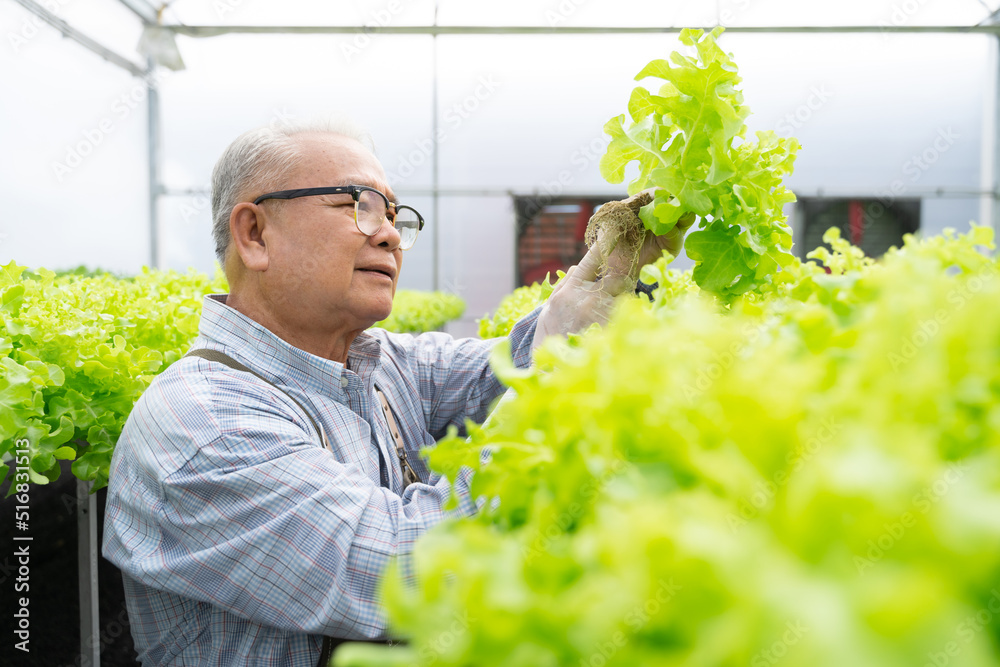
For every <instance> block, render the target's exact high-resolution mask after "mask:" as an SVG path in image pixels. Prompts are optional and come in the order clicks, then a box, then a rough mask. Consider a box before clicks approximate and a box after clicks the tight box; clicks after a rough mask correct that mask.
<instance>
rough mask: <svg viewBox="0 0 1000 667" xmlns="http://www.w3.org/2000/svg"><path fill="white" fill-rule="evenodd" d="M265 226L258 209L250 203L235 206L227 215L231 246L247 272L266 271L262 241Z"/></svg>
mask: <svg viewBox="0 0 1000 667" xmlns="http://www.w3.org/2000/svg"><path fill="white" fill-rule="evenodd" d="M265 224H266V221H265V218H264V216H263V215H262V211H261V210H260V207H259V206H257V205H256V204H251V203H250V202H241V203H239V204H237V205H236V206H234V207H233V212H232V213H231V214H230V215H229V233H230V234H232V238H233V245H234V246H235V250H236V252H237V253H238V254H239V256H240V259H241V260H242V262H243V266H245V267H246V268H247V270H248V271H266V270H267V267H268V263H269V257H268V253H267V241H266V240H265V239H264V226H265Z"/></svg>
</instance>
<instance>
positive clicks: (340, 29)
mask: <svg viewBox="0 0 1000 667" xmlns="http://www.w3.org/2000/svg"><path fill="white" fill-rule="evenodd" d="M162 27H163V28H166V29H167V30H172V31H173V32H175V33H178V34H181V35H187V36H188V37H215V36H217V35H228V34H236V33H242V34H329V33H332V34H335V33H359V32H363V33H368V34H381V35H598V34H600V35H614V34H624V35H628V34H643V33H650V34H656V33H660V34H663V33H676V32H680V31H681V29H682V28H679V27H666V28H663V27H648V26H637V27H615V26H607V27H605V26H582V27H565V28H556V27H548V26H480V25H473V26H439V25H425V26H360V25H359V26H346V25H345V26H271V25H217V26H212V25H177V24H172V25H164V26H162ZM714 27H716V26H703V28H704V29H705V30H711V29H712V28H714ZM726 32H727V33H918V34H919V33H966V34H969V33H980V34H983V33H985V34H994V35H995V34H1000V25H996V24H982V25H974V26H966V25H940V26H932V25H928V26H922V25H899V26H897V25H858V26H853V25H848V26H733V27H727V28H726Z"/></svg>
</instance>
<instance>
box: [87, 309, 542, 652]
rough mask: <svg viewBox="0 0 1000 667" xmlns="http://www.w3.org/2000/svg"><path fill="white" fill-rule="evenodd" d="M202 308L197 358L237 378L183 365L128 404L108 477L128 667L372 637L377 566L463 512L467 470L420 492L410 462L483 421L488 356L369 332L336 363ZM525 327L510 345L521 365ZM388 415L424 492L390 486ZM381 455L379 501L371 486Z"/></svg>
mask: <svg viewBox="0 0 1000 667" xmlns="http://www.w3.org/2000/svg"><path fill="white" fill-rule="evenodd" d="M224 300H225V297H224V296H221V297H220V296H213V297H206V299H205V308H204V311H203V314H202V319H201V326H200V330H199V333H200V335H199V337H198V339H197V340H196V342H195V344H194V347H195V348H207V349H215V350H219V351H223V352H225V353H226V354H228V355H230V356H231V357H233V358H235V359H237V360H238V361H240V362H242V363H243V364H245V365H246V366H248V367H249V368H251V369H253V370H255V371H256V372H257V373H259V374H261V375H262V376H263V377H265V378H267V379H268V380H269V381H271V382H273V383H274V384H276V385H278V386H279V387H280V388H281V389H282V390H283V391H284V392H287V394H289V395H291V396H293V397H294V398H295V399H296V400H297V401H298V402H299V403H300V404H301V405H302V407H303V408H304V409H306V410H308V411H309V412H310V413H311V416H312V417H313V418H314V419H315V420H316V421H317V422H318V423H319V424H320V425H321V426H322V428H323V429H324V430H325V432H326V435H327V438H328V439H329V441H330V445H331V448H332V449H333V453H332V454H331V452H330V451H329V450H328V449H326V448H324V447H323V446H322V444H321V443H320V441H319V437H318V436H317V434H316V430H315V429H314V428H313V426H312V423H311V422H310V420H309V416H307V415H306V414H304V413H303V412H302V410H301V409H300V408H299V407H298V406H296V405H295V403H294V401H291V400H289V398H288V396H286V395H285V394H284V393H282V392H281V391H278V390H276V389H275V388H274V387H273V386H271V385H268V384H266V383H264V382H262V381H261V380H260V379H258V378H256V377H253V376H252V375H249V374H247V373H241V372H239V371H235V370H233V369H231V368H229V367H227V366H224V365H222V364H219V363H216V362H209V361H206V360H204V359H200V358H195V357H186V358H184V359H181V360H180V361H178V362H176V363H175V364H173V365H172V366H170V367H169V368H168V369H167V370H165V371H164V372H163V373H162V374H161V375H159V376H158V377H157V378H156V379H155V380H154V381H153V382H152V384H150V386H149V388H148V389H147V390H146V392H145V393H144V394H143V395H142V397H141V398H140V399H139V401H138V402H137V403H136V405H135V408H134V409H133V411H132V414H131V415H130V416H129V419H128V421H127V423H126V424H125V428H124V430H123V432H122V436H121V438H120V439H119V441H118V444H117V446H116V448H115V453H114V458H113V460H112V463H111V479H110V484H109V487H108V496H107V515H106V518H105V524H104V556H105V557H106V558H107V559H108V560H110V561H111V562H112V563H114V564H115V565H116V566H118V567H119V568H120V569H121V571H122V576H123V578H124V582H125V593H126V598H127V601H128V612H129V619H130V621H131V625H132V635H133V637H134V639H135V644H136V649H137V650H138V652H139V659H140V660H141V661H142V662H143V663H144V664H155V665H302V666H308V667H313V666H314V665H315V664H316V661H317V660H318V658H319V654H320V649H321V646H322V635H327V636H331V637H339V638H347V639H372V638H382V637H384V636H385V633H386V617H385V613H384V611H383V609H382V608H381V607H380V605H379V601H378V596H377V585H378V582H379V576H380V574H381V573H382V571H383V569H384V567H385V565H386V563H387V562H388V560H389V559H390V558H391V557H393V556H396V555H402V556H403V557H404V558H403V560H402V564H403V565H404V568H405V567H406V566H407V564H408V563H407V561H408V559H407V558H406V554H408V553H409V552H410V551H411V550H412V548H413V543H414V542H415V541H416V540H417V538H419V537H420V535H422V534H423V533H424V531H426V530H427V529H428V528H430V527H431V526H433V525H434V524H436V523H438V522H440V521H441V520H442V519H444V518H445V517H446V516H449V515H452V514H472V513H474V512H475V511H476V509H477V508H476V504H475V503H474V502H473V499H471V498H470V496H469V484H470V482H471V471H469V470H468V469H466V470H464V472H463V474H462V475H460V476H459V478H458V480H457V481H456V483H455V489H456V491H457V492H458V495H459V499H460V502H459V506H458V508H457V509H455V510H450V511H445V510H444V509H442V508H443V505H444V503H445V501H446V500H447V499H448V497H449V494H450V492H451V486H450V485H449V484H448V483H447V480H445V479H440V478H438V477H437V476H430V475H429V474H428V470H427V468H426V466H425V464H424V462H423V461H422V460H421V459H420V457H419V455H417V451H418V450H419V449H420V448H421V447H424V446H427V445H432V444H434V442H435V441H436V440H437V439H438V438H440V437H441V436H442V435H444V434H445V432H446V430H447V428H448V426H450V425H453V424H454V425H458V426H461V425H462V424H463V422H464V420H465V418H466V417H468V418H470V419H472V420H475V421H482V420H483V419H484V418H485V416H486V413H487V410H488V408H489V406H490V404H491V402H492V401H493V400H494V399H495V398H497V396H499V395H500V394H501V393H502V392H503V390H504V387H503V385H502V384H501V383H500V382H499V381H498V380H497V378H496V377H495V376H494V375H493V373H492V371H491V370H490V368H489V365H488V357H489V353H490V351H491V349H492V347H493V345H494V344H495V341H483V340H477V339H471V338H470V339H462V340H455V339H453V338H451V337H450V336H448V335H445V334H441V333H426V334H422V335H420V336H411V335H400V334H391V333H388V332H386V331H383V330H381V329H371V330H369V331H367V332H364V333H362V334H361V335H359V336H358V337H357V339H355V341H354V343H353V345H352V346H351V349H350V352H349V354H348V364H347V367H345V366H344V365H342V364H339V363H336V362H333V361H330V360H327V359H323V358H320V357H317V356H314V355H312V354H309V353H307V352H304V351H302V350H299V349H297V348H295V347H292V346H291V345H289V344H288V343H286V342H284V341H283V340H281V339H280V338H278V337H277V336H275V335H274V334H272V333H271V332H270V331H268V330H267V329H265V328H263V327H261V326H260V325H258V324H257V323H255V322H253V321H252V320H250V319H248V318H246V317H244V316H243V315H242V314H240V313H239V312H237V311H235V310H233V309H231V308H229V307H228V306H226V305H224ZM536 319H537V311H536V312H535V313H532V314H531V315H529V316H527V317H525V318H524V319H522V321H521V322H520V323H518V325H517V326H516V327H515V329H514V330H513V331H512V332H511V335H510V342H511V349H512V350H513V354H514V362H515V364H517V365H518V366H521V367H524V366H527V365H528V364H529V363H530V355H531V340H532V336H533V335H534V328H535V321H536ZM375 386H378V387H379V388H380V389H381V390H382V391H383V392H384V393H385V395H386V397H387V398H388V400H389V404H390V406H391V407H392V409H393V412H394V416H395V417H396V421H397V424H398V426H399V429H400V432H401V435H402V437H403V440H404V442H405V445H406V448H407V450H408V452H407V454H408V458H409V460H410V461H411V462H413V465H414V469H415V470H416V472H417V474H418V475H419V476H420V479H421V482H418V483H414V484H411V485H410V486H409V487H407V488H406V489H405V490H404V489H403V488H402V473H401V470H400V465H399V460H398V456H397V454H396V450H395V442H394V440H393V438H392V436H391V434H390V433H389V430H388V426H387V425H386V423H385V417H384V416H383V414H382V411H381V405H380V403H379V401H378V398H377V396H376V394H375V393H374V387H375ZM379 450H381V453H382V457H384V459H385V461H386V463H387V464H388V470H389V487H390V488H385V487H383V486H380V471H379Z"/></svg>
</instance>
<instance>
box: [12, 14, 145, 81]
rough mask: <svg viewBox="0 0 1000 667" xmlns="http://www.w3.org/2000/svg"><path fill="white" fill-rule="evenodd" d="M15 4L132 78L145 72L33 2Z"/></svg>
mask: <svg viewBox="0 0 1000 667" xmlns="http://www.w3.org/2000/svg"><path fill="white" fill-rule="evenodd" d="M15 2H17V3H18V4H19V5H21V6H22V7H24V8H25V9H27V10H28V11H29V12H31V13H32V14H34V15H35V16H37V17H38V18H40V19H42V20H43V21H45V22H46V23H48V24H49V25H50V26H52V27H53V28H55V29H56V30H58V31H59V32H61V33H62V34H63V35H64V36H66V37H69V38H70V39H72V40H73V41H74V42H76V43H77V44H79V45H80V46H82V47H84V48H86V49H89V50H90V51H93V52H94V53H96V54H97V55H99V56H100V57H101V58H104V59H105V60H107V61H108V62H109V63H111V64H112V65H117V66H118V67H121V68H122V69H124V70H128V71H129V72H131V73H132V74H133V75H134V76H143V75H145V73H146V70H145V69H144V68H142V67H139V66H138V65H136V64H135V63H134V62H132V61H131V60H129V59H128V58H126V57H125V56H123V55H121V54H119V53H116V52H115V51H112V50H111V49H109V48H108V47H106V46H104V45H103V44H101V43H99V42H97V41H95V40H93V39H91V38H90V37H87V36H86V35H85V34H83V33H82V32H80V31H79V30H77V29H76V28H74V27H73V26H71V25H70V24H68V23H66V21H64V20H62V19H61V18H59V17H58V16H56V15H55V14H53V13H52V12H50V11H49V10H47V9H45V8H44V7H42V6H41V5H39V4H38V3H37V2H35V0H15Z"/></svg>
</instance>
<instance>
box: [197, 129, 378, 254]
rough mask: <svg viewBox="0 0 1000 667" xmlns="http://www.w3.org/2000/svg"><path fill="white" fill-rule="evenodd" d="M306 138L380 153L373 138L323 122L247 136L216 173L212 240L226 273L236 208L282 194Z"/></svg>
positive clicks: (222, 160) (225, 155) (235, 144)
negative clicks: (253, 198)
mask: <svg viewBox="0 0 1000 667" xmlns="http://www.w3.org/2000/svg"><path fill="white" fill-rule="evenodd" d="M300 134H336V135H340V136H344V137H348V138H350V139H354V140H356V141H359V142H361V143H362V144H364V146H365V147H366V148H367V149H368V150H369V151H371V152H372V153H374V152H375V146H374V144H373V143H372V140H371V136H370V135H369V134H368V133H367V132H365V131H364V130H362V129H361V128H360V127H358V126H357V125H354V124H353V123H351V122H350V121H345V120H343V119H337V118H321V119H314V120H309V121H304V122H292V123H282V124H272V125H268V126H265V127H259V128H257V129H255V130H250V131H249V132H244V133H243V134H241V135H240V136H239V137H237V138H236V140H235V141H233V143H231V144H229V147H228V148H226V150H225V151H224V152H223V153H222V157H220V158H219V161H218V162H216V163H215V169H213V170H212V237H213V238H214V239H215V256H216V257H217V258H218V260H219V263H220V264H221V265H222V266H223V268H225V266H226V252H227V251H228V250H229V244H230V241H231V240H232V236H231V235H230V233H229V217H230V215H232V212H233V208H234V207H235V206H236V205H237V204H239V203H240V202H242V201H246V197H248V196H250V195H251V194H258V195H260V194H264V193H265V192H269V191H272V192H273V191H275V190H279V189H281V187H280V184H281V183H282V182H283V181H284V180H285V179H286V178H287V177H288V175H289V174H290V173H291V172H292V170H293V169H294V168H295V167H296V166H297V165H298V164H299V162H300V161H301V160H302V152H301V150H300V148H299V144H298V142H297V141H296V140H295V139H294V137H295V136H296V135H300Z"/></svg>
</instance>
